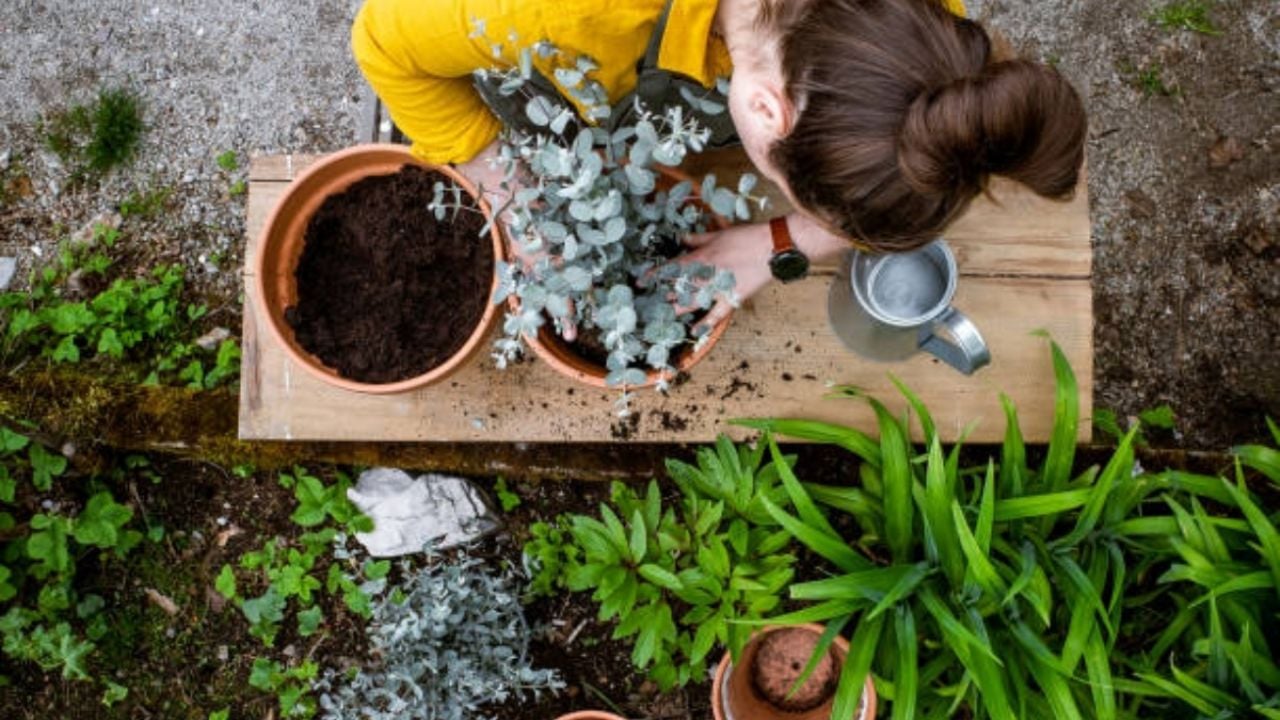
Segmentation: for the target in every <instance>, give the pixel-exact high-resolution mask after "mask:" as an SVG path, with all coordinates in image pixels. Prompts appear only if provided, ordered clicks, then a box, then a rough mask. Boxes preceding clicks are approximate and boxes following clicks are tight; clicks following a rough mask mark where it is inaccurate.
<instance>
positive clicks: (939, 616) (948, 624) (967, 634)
mask: <svg viewBox="0 0 1280 720" xmlns="http://www.w3.org/2000/svg"><path fill="white" fill-rule="evenodd" d="M917 596H918V597H919V598H920V599H921V601H923V603H924V607H925V609H926V610H928V611H929V615H930V616H932V617H933V619H934V622H936V623H938V627H939V628H940V629H941V630H942V632H943V633H944V634H947V635H950V636H952V638H953V647H952V650H953V651H956V652H957V655H959V653H960V652H961V651H963V652H964V653H965V654H966V655H967V654H968V651H967V648H973V649H974V650H977V651H978V652H979V653H981V654H983V655H986V656H987V657H989V658H991V659H992V660H994V661H995V663H996V664H997V665H1003V664H1004V663H1003V662H1002V661H1001V660H1000V658H999V657H998V656H997V655H996V653H995V651H994V650H993V649H992V648H991V644H990V643H984V642H982V641H981V640H979V639H978V636H977V635H974V634H973V632H972V631H971V630H969V628H967V627H965V626H964V624H963V623H961V622H960V621H959V620H958V619H957V618H956V616H955V615H954V614H952V613H951V611H950V610H948V609H947V606H946V603H944V602H943V601H942V599H941V598H939V597H938V595H937V594H936V593H935V592H934V591H933V590H932V589H931V588H930V587H929V586H927V585H926V586H924V587H922V588H920V592H918V593H917ZM957 645H958V646H960V647H956V646H957Z"/></svg>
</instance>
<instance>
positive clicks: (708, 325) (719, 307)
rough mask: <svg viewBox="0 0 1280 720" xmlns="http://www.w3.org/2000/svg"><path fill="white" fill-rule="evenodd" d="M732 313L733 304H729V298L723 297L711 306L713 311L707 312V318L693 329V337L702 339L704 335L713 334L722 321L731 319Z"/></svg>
mask: <svg viewBox="0 0 1280 720" xmlns="http://www.w3.org/2000/svg"><path fill="white" fill-rule="evenodd" d="M732 312H733V303H731V302H729V300H728V298H724V297H721V298H720V299H719V300H716V304H715V305H712V306H711V309H710V310H708V311H707V314H706V316H705V317H703V318H702V319H701V320H699V321H698V324H697V325H695V326H694V327H693V336H694V337H701V336H702V335H703V334H704V333H709V332H711V329H712V328H714V327H715V326H716V325H717V324H718V323H719V322H720V321H721V320H724V319H725V318H727V317H729V314H730V313H732ZM704 328H705V330H704Z"/></svg>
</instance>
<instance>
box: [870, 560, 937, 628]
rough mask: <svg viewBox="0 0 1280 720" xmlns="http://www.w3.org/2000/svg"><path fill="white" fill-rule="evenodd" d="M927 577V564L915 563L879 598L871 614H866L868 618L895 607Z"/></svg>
mask: <svg viewBox="0 0 1280 720" xmlns="http://www.w3.org/2000/svg"><path fill="white" fill-rule="evenodd" d="M928 576H929V564H928V563H916V564H915V566H913V567H912V568H911V570H910V571H909V572H905V573H903V574H902V576H901V577H899V578H898V581H897V582H895V583H894V584H893V587H891V588H889V591H888V592H886V593H885V594H884V597H882V598H880V601H879V602H877V603H876V605H875V607H873V608H871V612H870V613H868V614H867V617H868V618H874V617H875V616H877V615H879V614H880V613H882V612H884V611H885V610H888V609H889V608H891V607H893V606H894V605H897V604H898V602H899V601H900V600H902V599H903V598H904V597H907V596H908V595H910V594H911V592H912V591H913V590H915V589H916V586H917V585H919V584H920V583H921V582H922V581H923V580H924V579H925V578H926V577H928Z"/></svg>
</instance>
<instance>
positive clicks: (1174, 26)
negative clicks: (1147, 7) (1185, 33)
mask: <svg viewBox="0 0 1280 720" xmlns="http://www.w3.org/2000/svg"><path fill="white" fill-rule="evenodd" d="M1211 8H1212V4H1211V3H1210V2H1209V1H1208V0H1177V1H1176V2H1171V3H1169V4H1168V5H1164V6H1162V7H1159V8H1156V9H1154V10H1152V11H1151V15H1150V18H1151V20H1152V22H1154V23H1155V24H1157V25H1159V26H1160V27H1162V28H1164V29H1165V30H1190V31H1192V32H1197V33H1200V34H1201V35H1212V36H1217V35H1221V34H1222V30H1220V29H1219V28H1218V26H1217V25H1215V24H1214V22H1213V19H1212V18H1210V17H1209V10H1210V9H1211Z"/></svg>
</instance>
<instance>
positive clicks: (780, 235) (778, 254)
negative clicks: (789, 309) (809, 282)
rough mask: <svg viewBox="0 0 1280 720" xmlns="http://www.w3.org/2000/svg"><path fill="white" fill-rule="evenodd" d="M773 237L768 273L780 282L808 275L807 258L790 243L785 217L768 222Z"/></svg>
mask: <svg viewBox="0 0 1280 720" xmlns="http://www.w3.org/2000/svg"><path fill="white" fill-rule="evenodd" d="M769 232H770V233H772V235H773V256H772V257H770V258H769V271H770V272H772V273H773V276H774V277H775V278H777V279H779V280H781V281H782V282H784V283H785V282H791V281H792V280H799V279H800V278H802V277H804V276H805V275H808V274H809V258H808V256H806V255H805V254H804V253H802V252H800V250H799V249H798V248H797V247H796V244H795V243H794V242H792V241H791V231H789V230H787V216H786V215H780V216H778V217H776V218H774V219H772V220H770V221H769Z"/></svg>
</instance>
